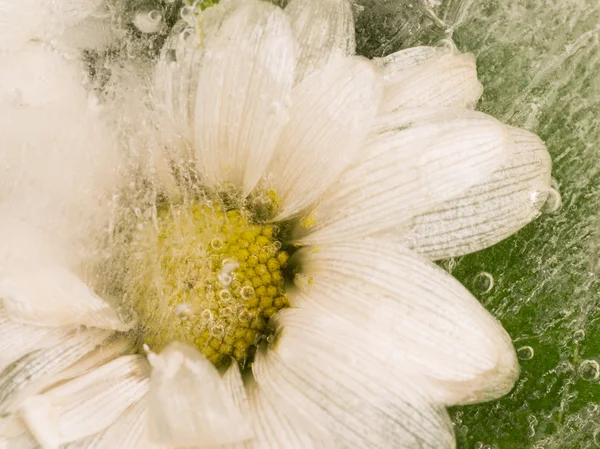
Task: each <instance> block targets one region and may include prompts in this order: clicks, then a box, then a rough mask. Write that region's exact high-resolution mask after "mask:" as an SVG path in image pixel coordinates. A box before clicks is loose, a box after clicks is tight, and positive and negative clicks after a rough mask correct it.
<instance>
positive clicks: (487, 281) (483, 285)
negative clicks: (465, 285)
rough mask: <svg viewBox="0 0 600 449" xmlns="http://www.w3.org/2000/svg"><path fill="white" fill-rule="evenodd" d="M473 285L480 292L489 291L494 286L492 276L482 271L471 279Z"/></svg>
mask: <svg viewBox="0 0 600 449" xmlns="http://www.w3.org/2000/svg"><path fill="white" fill-rule="evenodd" d="M473 287H474V288H475V289H476V290H477V291H478V292H480V293H489V292H490V291H492V288H494V276H492V275H491V274H490V273H488V272H487V271H482V272H481V273H479V274H478V275H477V276H475V279H474V280H473Z"/></svg>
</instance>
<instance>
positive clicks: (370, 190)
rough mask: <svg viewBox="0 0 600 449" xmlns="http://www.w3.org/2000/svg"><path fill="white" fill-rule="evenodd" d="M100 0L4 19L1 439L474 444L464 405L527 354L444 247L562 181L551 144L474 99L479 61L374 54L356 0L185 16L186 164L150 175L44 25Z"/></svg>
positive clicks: (245, 6) (178, 156)
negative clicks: (456, 430)
mask: <svg viewBox="0 0 600 449" xmlns="http://www.w3.org/2000/svg"><path fill="white" fill-rule="evenodd" d="M31 1H33V0H31ZM13 3H14V2H13ZM84 3H85V7H86V8H89V12H91V11H92V10H93V7H95V6H97V5H95V4H94V2H91V3H90V2H87V3H86V2H84V1H81V5H79V3H77V5H78V6H77V7H75V6H74V5H75V4H76V2H74V0H70V1H64V2H60V1H56V2H52V4H53V5H54V7H53V9H52V14H53V15H51V16H49V17H51V18H52V20H48V21H46V20H42V21H41V22H40V21H37V22H31V23H29V22H28V21H27V20H25V22H27V26H29V28H27V27H17V26H16V25H15V26H13V27H12V28H9V29H8V31H6V30H2V32H1V33H0V37H1V38H2V39H0V42H4V41H7V42H12V44H14V46H15V51H14V52H13V54H10V55H4V56H3V57H2V60H1V66H0V81H1V82H0V123H1V125H0V126H1V130H0V131H1V133H2V136H3V147H4V149H5V150H4V151H2V153H0V167H1V168H2V169H3V175H2V177H1V178H0V217H1V220H0V231H1V233H0V236H1V242H0V297H1V298H2V309H1V312H0V334H1V335H2V339H1V343H0V346H1V348H0V370H3V371H2V373H1V374H0V414H1V416H2V418H1V419H0V444H4V445H5V447H8V448H11V449H12V448H15V449H16V448H19V449H20V448H23V449H26V448H37V447H42V448H43V449H57V448H59V447H60V448H65V449H66V448H68V449H88V448H95V449H100V448H103V449H114V448H121V449H138V448H139V449H148V448H175V447H210V448H218V447H222V448H255V449H267V448H273V449H280V448H286V449H287V448H290V449H292V448H298V449H300V448H302V449H306V448H313V447H314V448H338V447H339V448H355V447H361V448H363V447H364V448H381V449H383V448H417V447H419V448H432V449H433V448H435V449H439V448H452V447H454V437H453V432H452V426H451V423H450V422H449V419H448V416H447V413H446V411H445V407H446V406H449V405H455V404H466V403H473V402H478V401H484V400H489V399H492V398H496V397H499V396H501V395H503V394H505V393H506V392H508V391H509V390H510V388H511V387H512V385H513V383H514V381H515V379H516V377H517V375H518V364H517V361H516V357H515V354H514V350H513V348H512V345H511V341H510V338H509V337H508V335H507V334H506V333H505V332H504V330H503V329H502V327H501V326H500V325H499V323H498V322H496V321H495V320H494V319H493V318H492V317H491V316H490V315H489V314H488V313H487V312H486V311H485V309H484V308H483V307H482V306H481V305H480V304H479V303H478V302H477V300H476V299H475V298H473V297H472V296H471V295H470V294H469V293H468V292H467V290H466V289H465V288H463V287H462V286H461V285H460V284H459V283H458V282H457V281H456V280H454V279H453V278H452V277H451V276H450V275H449V274H447V273H446V272H444V271H443V270H441V269H440V268H438V267H437V266H436V265H435V264H433V263H432V262H431V260H436V259H441V258H446V257H454V256H458V255H462V254H466V253H470V252H473V251H477V250H480V249H482V248H485V247H487V246H489V245H492V244H494V243H496V242H498V241H500V240H502V239H504V238H506V237H507V236H509V235H511V234H513V233H514V232H516V231H517V230H518V229H520V228H521V227H523V226H524V225H525V224H526V223H528V222H529V221H531V220H532V219H533V218H535V217H536V216H537V215H538V214H539V208H540V206H541V204H543V202H544V200H545V197H546V195H547V192H548V190H549V188H550V186H549V182H550V158H549V156H548V153H547V151H546V149H545V147H544V145H543V144H542V142H541V141H540V140H539V139H538V138H537V137H536V136H535V135H533V134H531V133H529V132H527V131H524V130H520V129H515V128H511V127H508V126H506V125H503V124H502V123H499V122H498V121H497V120H495V119H494V118H492V117H489V116H487V115H485V114H482V113H479V112H475V111H473V110H472V109H471V108H473V107H474V105H475V103H476V102H477V100H478V99H479V96H480V95H481V92H482V88H481V85H480V84H479V82H478V81H477V77H476V72H475V61H474V58H473V57H472V56H470V55H467V54H460V53H458V52H457V51H455V50H452V49H445V48H434V47H418V48H413V49H409V50H404V51H401V52H398V53H396V54H393V55H390V56H388V57H386V58H382V59H379V60H376V61H368V60H366V59H364V58H361V57H356V56H354V55H353V53H354V47H355V44H354V24H353V16H352V10H351V6H350V3H349V2H348V1H347V0H291V1H290V3H289V5H288V6H287V8H286V9H285V10H282V9H280V8H278V7H275V6H273V5H271V4H269V3H265V2H261V1H258V0H245V1H235V0H233V1H223V2H222V4H221V5H219V6H216V7H214V8H210V9H209V10H207V11H206V12H205V13H202V14H201V15H199V16H198V17H195V18H194V17H191V16H190V15H189V13H190V11H188V10H186V14H183V17H184V18H186V19H187V20H188V21H189V23H188V22H186V21H185V20H183V21H182V22H180V23H179V24H177V25H176V26H175V28H174V31H173V33H172V35H171V36H170V37H169V39H168V41H167V43H166V45H165V48H164V50H163V52H162V53H161V57H160V60H159V62H158V64H157V67H156V69H155V86H156V89H155V92H154V94H153V98H154V100H155V104H154V106H155V109H156V110H157V111H158V112H159V114H158V115H159V116H161V117H162V118H161V119H160V120H161V121H160V122H159V125H160V126H158V129H159V130H160V132H159V134H158V136H159V137H158V139H160V141H161V142H162V146H163V147H164V156H163V157H164V160H165V161H166V163H165V164H160V163H158V162H157V163H156V164H153V165H152V167H151V168H148V167H149V165H148V164H146V165H142V166H141V167H142V168H140V166H139V165H136V164H135V163H133V162H132V160H131V159H132V158H133V156H132V155H131V154H129V155H128V156H124V155H123V153H124V152H123V151H119V150H118V148H120V147H121V148H122V147H123V146H119V145H118V144H117V142H115V141H114V139H112V138H111V137H110V136H111V132H110V129H107V128H106V127H104V126H103V124H102V120H101V117H100V116H99V114H100V112H99V111H98V110H97V109H95V108H90V106H89V104H88V101H87V97H86V91H85V89H84V88H83V87H82V85H81V80H80V74H81V70H80V69H81V68H80V67H78V66H77V63H76V62H74V61H66V60H64V59H63V58H62V57H61V56H60V55H58V54H57V53H56V52H55V51H54V50H53V49H52V48H50V47H48V46H46V45H45V44H42V43H40V42H43V41H44V40H47V38H48V36H50V41H52V43H53V44H54V45H56V42H58V41H60V39H58V40H57V39H54V38H53V37H52V36H53V35H52V33H57V29H56V27H54V28H52V26H54V25H55V23H54V22H53V20H54V19H53V18H54V17H55V16H57V17H58V16H59V17H62V16H61V15H64V16H65V17H68V20H66V19H64V18H63V19H64V20H63V19H61V20H62V22H61V23H62V27H63V28H62V31H61V33H59V34H61V35H62V36H63V38H64V36H65V35H64V33H63V32H64V28H65V27H70V28H69V29H73V27H75V28H76V27H77V25H78V21H79V20H81V19H83V18H84V17H86V15H85V14H83V15H82V11H83V9H84V8H83V6H82V5H83V4H84ZM10 4H11V2H10V1H7V0H1V1H0V11H2V10H5V11H8V12H12V13H13V16H10V14H8V20H5V21H4V22H0V24H2V25H5V23H9V24H11V25H14V24H15V23H18V22H19V20H17V19H19V18H20V16H19V14H21V15H26V14H29V12H28V10H27V9H26V8H24V7H23V8H22V10H21V9H19V10H18V14H16V13H15V11H16V10H17V9H16V8H14V5H13V7H12V9H11V8H10V7H7V6H6V5H9V6H10ZM61 5H63V6H64V8H62V9H61ZM75 13H76V14H75ZM36 17H37V16H36ZM37 18H39V17H37ZM190 18H191V19H192V20H190ZM0 20H2V19H0ZM86 20H87V19H86ZM13 28H14V29H13ZM28 30H29V31H28ZM147 31H148V30H147ZM149 31H151V30H149ZM11 33H12V34H11ZM7 36H9V37H10V36H13V37H14V36H16V38H15V39H13V41H10V39H9V37H7ZM23 36H25V37H23ZM47 41H48V40H47ZM17 47H18V48H17ZM28 67H31V68H32V69H34V68H35V69H39V68H40V67H43V69H44V77H37V76H35V72H33V73H32V70H29V69H28ZM145 120H146V117H141V118H140V123H139V127H140V128H139V129H142V127H143V130H144V131H143V133H146V132H150V131H151V130H152V129H154V128H153V127H152V126H151V125H148V123H144V121H145ZM127 126H128V127H129V128H127V129H126V132H128V133H131V141H130V142H129V141H126V142H125V146H127V145H128V144H131V145H133V146H134V147H135V146H136V145H138V144H139V141H140V139H138V138H137V137H136V133H138V134H139V133H141V132H140V131H139V129H137V130H136V129H135V126H136V124H135V123H133V124H132V123H128V125H127ZM123 137H124V138H125V137H126V136H123ZM144 151H145V149H143V148H133V152H132V153H134V155H135V154H140V153H143V152H144ZM154 157H158V156H157V155H156V154H154ZM132 167H133V168H132ZM140 170H141V171H143V173H141V174H140ZM132 180H134V182H132ZM292 253H293V254H292ZM290 255H291V256H292V258H291V259H289V257H290ZM288 259H289V260H288ZM286 279H287V280H290V281H291V280H293V282H294V284H295V285H294V286H291V285H290V284H289V283H288V284H286V282H285V281H286ZM132 318H133V320H132ZM142 344H143V348H142Z"/></svg>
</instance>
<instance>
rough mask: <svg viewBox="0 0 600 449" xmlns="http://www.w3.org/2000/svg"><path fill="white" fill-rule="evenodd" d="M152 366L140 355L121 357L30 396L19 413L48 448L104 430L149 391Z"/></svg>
mask: <svg viewBox="0 0 600 449" xmlns="http://www.w3.org/2000/svg"><path fill="white" fill-rule="evenodd" d="M148 374H149V367H148V363H147V361H146V359H145V358H144V357H142V356H139V355H130V356H124V357H120V358H118V359H115V360H113V361H112V362H110V363H107V364H106V365H104V366H102V367H100V368H98V369H95V370H92V371H91V372H89V373H87V374H85V375H83V376H80V377H78V378H76V379H73V380H71V381H69V382H66V383H63V384H61V385H59V386H57V387H55V388H52V389H51V390H49V391H47V392H45V393H43V394H40V395H36V396H32V397H29V398H28V399H27V400H25V402H24V403H23V404H22V405H21V407H20V409H19V413H20V415H21V416H22V418H23V420H24V421H25V423H26V424H27V426H28V427H29V429H30V430H31V432H32V433H33V435H34V436H35V437H36V438H37V440H38V441H39V442H40V444H41V446H42V447H43V448H44V449H57V448H58V447H59V446H60V445H61V444H63V443H67V442H69V441H74V440H77V439H80V438H83V437H86V436H89V435H92V434H95V433H97V432H100V431H102V430H104V429H106V428H107V427H108V426H110V425H111V424H112V423H114V422H115V421H116V420H117V419H119V417H120V416H121V415H122V414H123V412H125V411H126V410H127V409H128V408H129V407H130V406H131V405H133V404H135V403H136V402H138V401H139V400H140V399H141V398H142V397H143V396H144V395H145V394H146V393H147V391H148V384H149V380H148Z"/></svg>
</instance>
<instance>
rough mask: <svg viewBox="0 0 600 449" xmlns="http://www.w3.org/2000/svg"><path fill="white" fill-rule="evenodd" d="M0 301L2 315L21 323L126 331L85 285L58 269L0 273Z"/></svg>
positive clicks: (126, 327)
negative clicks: (2, 306) (4, 314)
mask: <svg viewBox="0 0 600 449" xmlns="http://www.w3.org/2000/svg"><path fill="white" fill-rule="evenodd" d="M0 298H1V299H2V300H3V304H4V313H6V315H7V316H8V317H9V318H10V319H11V320H13V321H17V322H20V323H27V324H34V325H35V324H37V325H46V326H65V325H87V326H93V327H99V328H103V329H112V330H127V329H128V328H129V326H127V325H125V324H124V323H123V322H122V321H121V320H120V319H119V317H118V316H117V314H116V312H115V311H114V310H113V309H112V308H111V307H110V306H109V305H108V304H107V303H106V302H104V301H103V300H102V299H101V298H100V297H98V296H97V295H96V294H95V293H94V291H93V290H92V289H91V288H90V287H89V286H88V285H87V284H86V283H85V282H83V281H82V280H81V279H80V278H79V277H78V276H76V275H74V274H73V273H71V272H70V271H69V270H68V269H66V268H62V267H59V266H44V267H23V266H21V267H18V268H16V269H11V270H10V271H9V272H4V273H0Z"/></svg>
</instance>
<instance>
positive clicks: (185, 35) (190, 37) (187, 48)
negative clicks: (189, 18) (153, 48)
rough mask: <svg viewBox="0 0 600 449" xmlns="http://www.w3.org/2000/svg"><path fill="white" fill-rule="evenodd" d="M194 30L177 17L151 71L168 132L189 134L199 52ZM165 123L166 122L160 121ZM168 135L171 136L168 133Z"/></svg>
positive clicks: (194, 98) (183, 135)
mask: <svg viewBox="0 0 600 449" xmlns="http://www.w3.org/2000/svg"><path fill="white" fill-rule="evenodd" d="M199 39H200V36H199V34H198V32H197V31H196V30H195V29H193V28H190V27H189V25H188V24H187V22H185V21H183V20H182V21H179V22H178V23H176V24H175V26H174V27H173V29H172V31H171V34H170V35H169V37H168V38H167V40H166V42H165V44H164V46H163V48H162V50H161V54H160V57H159V58H158V62H157V64H156V68H155V71H154V93H155V95H156V98H155V101H156V103H157V105H158V108H159V109H160V110H161V112H163V113H164V114H165V115H166V117H168V119H169V123H168V126H169V128H173V129H171V130H170V132H174V133H176V134H177V135H179V136H181V137H183V138H185V139H189V141H191V140H192V138H193V128H192V125H193V121H194V110H195V107H196V92H197V89H198V78H197V74H198V71H199V70H200V65H201V62H202V56H203V51H202V49H203V47H201V46H200V44H199ZM164 126H167V125H164ZM168 137H169V138H170V137H171V136H168Z"/></svg>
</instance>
